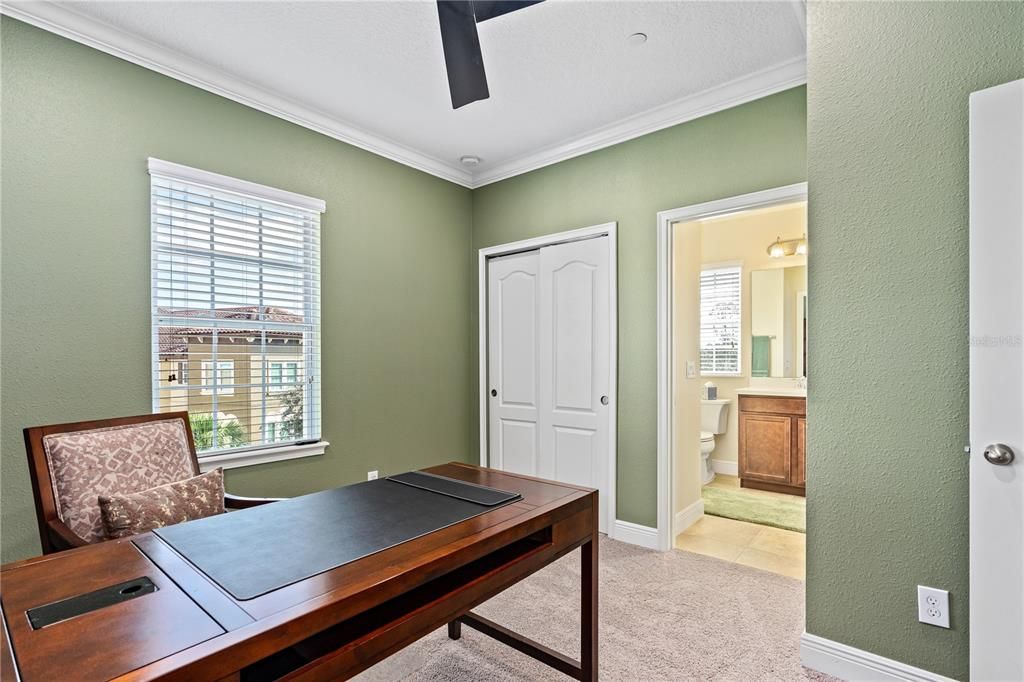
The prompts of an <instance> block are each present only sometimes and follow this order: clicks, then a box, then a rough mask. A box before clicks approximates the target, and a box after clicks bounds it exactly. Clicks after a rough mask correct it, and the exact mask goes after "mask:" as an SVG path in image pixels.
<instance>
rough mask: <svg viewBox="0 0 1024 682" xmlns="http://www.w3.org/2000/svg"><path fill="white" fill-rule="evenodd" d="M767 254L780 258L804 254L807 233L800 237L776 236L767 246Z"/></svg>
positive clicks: (805, 251)
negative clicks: (785, 237) (786, 237)
mask: <svg viewBox="0 0 1024 682" xmlns="http://www.w3.org/2000/svg"><path fill="white" fill-rule="evenodd" d="M768 255H769V256H771V257H772V258H782V257H784V256H806V255H807V235H804V236H802V237H800V239H783V238H782V237H776V238H775V241H774V242H772V243H771V244H770V245H769V246H768Z"/></svg>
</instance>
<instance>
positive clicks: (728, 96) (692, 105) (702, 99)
mask: <svg viewBox="0 0 1024 682" xmlns="http://www.w3.org/2000/svg"><path fill="white" fill-rule="evenodd" d="M806 82H807V60H806V58H805V57H799V58H797V59H793V60H790V61H787V62H783V63H781V64H778V65H776V66H772V67H769V68H766V69H762V70H760V71H755V72H754V73H752V74H750V75H747V76H742V77H740V78H737V79H735V80H731V81H728V82H726V83H723V84H722V85H717V86H715V87H713V88H709V89H708V90H704V91H703V92H699V93H696V94H694V95H688V96H687V97H683V98H681V99H677V100H675V101H673V102H669V103H668V104H663V105H662V106H659V107H656V108H654V109H650V110H648V111H645V112H643V113H640V114H636V115H635V116H630V117H629V118H625V119H622V120H620V121H618V122H616V123H613V124H611V125H608V126H605V127H603V128H598V129H597V130H594V131H592V132H590V133H587V134H585V135H582V136H580V137H577V138H575V139H573V140H570V141H568V142H563V143H559V144H557V145H553V146H551V147H548V148H547V149H543V150H541V151H538V152H532V153H530V154H525V155H523V156H520V157H518V158H515V159H512V160H511V161H506V162H504V163H501V164H498V165H497V166H495V167H494V168H490V169H486V170H482V171H480V172H478V173H476V174H474V176H473V187H474V188H477V187H483V186H484V185H488V184H490V183H492V182H498V181H499V180H505V179H506V178H511V177H513V176H516V175H521V174H523V173H528V172H529V171H532V170H536V169H538V168H543V167H544V166H550V165H551V164H555V163H558V162H560V161H565V160H567V159H571V158H574V157H576V156H582V155H583V154H588V153H590V152H593V151H597V150H598V149H604V148H605V147H610V146H612V145H615V144H619V143H620V142H626V141H627V140H632V139H634V138H637V137H642V136H643V135H647V134H649V133H653V132H656V131H658V130H663V129H664V128H670V127H672V126H674V125H678V124H680V123H685V122H686V121H692V120H693V119H695V118H700V117H702V116H707V115H708V114H713V113H715V112H716V111H722V110H723V109H730V108H732V107H735V106H738V105H740V104H745V103H747V102H751V101H753V100H755V99H760V98H762V97H767V96H768V95H773V94H775V93H777V92H782V91H783V90H788V89H790V88H795V87H796V86H798V85H803V84H804V83H806Z"/></svg>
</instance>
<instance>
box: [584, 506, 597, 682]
mask: <svg viewBox="0 0 1024 682" xmlns="http://www.w3.org/2000/svg"><path fill="white" fill-rule="evenodd" d="M594 512H595V514H594V536H593V539H592V540H591V541H590V542H588V543H587V544H585V545H583V546H582V547H581V548H580V549H581V550H582V557H581V558H582V566H581V568H582V570H581V571H580V575H581V581H580V583H581V584H580V588H581V592H582V594H581V597H582V599H581V604H580V607H581V608H580V616H581V618H580V621H581V622H580V625H581V627H582V632H581V633H580V635H581V637H580V679H581V680H584V682H597V629H598V617H597V578H598V575H597V574H598V562H597V541H598V535H597V513H596V512H597V505H594Z"/></svg>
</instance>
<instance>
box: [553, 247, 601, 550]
mask: <svg viewBox="0 0 1024 682" xmlns="http://www.w3.org/2000/svg"><path fill="white" fill-rule="evenodd" d="M608 295H609V292H608V237H598V238H595V239H587V240H584V241H578V242H568V243H566V244H557V245H555V246H548V247H545V248H543V249H541V251H540V325H539V326H540V376H541V382H540V470H539V474H540V476H541V477H542V478H550V479H553V480H556V481H562V482H565V483H575V484H577V485H584V486H587V487H589V488H598V489H599V490H600V491H601V495H600V506H601V508H600V513H599V516H598V518H599V519H600V522H601V530H602V531H604V532H607V528H605V523H606V521H605V519H606V518H607V504H608V495H607V491H608V417H609V414H610V410H611V409H613V408H612V406H611V405H610V404H609V402H610V399H609V397H608V385H609V377H608V352H609V336H610V334H609V332H610V324H609V319H608V317H609V316H608Z"/></svg>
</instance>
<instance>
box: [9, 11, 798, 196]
mask: <svg viewBox="0 0 1024 682" xmlns="http://www.w3.org/2000/svg"><path fill="white" fill-rule="evenodd" d="M12 4H13V5H15V6H17V7H18V8H20V9H19V10H16V12H9V11H8V10H7V9H6V8H5V10H4V11H5V12H7V13H13V14H14V15H15V16H18V14H17V11H22V12H23V13H27V14H28V15H29V16H27V17H26V16H21V17H20V18H27V19H28V20H30V21H33V18H35V19H36V20H35V21H33V23H36V24H37V25H43V26H44V28H50V29H51V30H54V28H55V27H56V28H57V29H61V30H58V32H62V33H64V34H65V35H69V36H70V37H74V38H76V39H80V40H81V39H82V36H86V37H87V38H91V39H92V44H95V45H96V46H98V47H101V49H106V50H107V51H109V52H113V53H115V54H118V53H119V52H120V55H119V56H127V57H128V58H131V59H132V60H133V61H136V62H139V63H143V64H144V65H147V66H150V67H152V66H153V65H154V64H155V65H157V66H158V67H162V68H157V70H161V71H164V72H165V73H170V74H171V75H174V76H176V77H181V78H182V80H188V81H190V82H194V83H196V84H199V85H201V86H203V87H207V88H208V89H211V90H214V91H219V92H221V94H227V95H228V96H233V97H234V98H235V99H239V100H240V101H245V102H246V103H249V104H253V103H255V104H256V105H257V106H258V107H259V108H262V109H264V110H269V111H272V112H273V113H278V114H279V115H283V116H284V117H285V118H290V119H292V120H296V121H297V122H300V123H303V124H305V125H309V127H313V128H317V129H320V130H322V131H324V132H327V133H328V134H333V135H334V136H335V137H339V138H341V139H347V140H348V141H351V142H354V143H356V144H359V145H360V146H363V147H366V148H370V149H371V150H373V151H377V152H379V153H383V154H384V155H385V156H389V157H391V158H396V159H398V160H401V161H403V162H405V163H408V164H409V165H413V166H416V167H420V168H423V169H424V170H427V171H429V172H433V173H434V174H436V175H440V176H442V177H448V178H449V179H453V180H455V181H457V182H461V183H462V184H465V185H468V186H478V185H480V184H484V183H486V182H490V181H493V180H496V179H500V178H501V177H507V176H509V175H514V174H515V173H517V172H522V171H524V170H530V169H531V168H535V167H538V166H541V165H546V164H547V163H550V162H552V161H555V160H560V159H561V158H567V157H569V156H574V155H576V154H579V153H583V152H585V151H589V150H591V149H595V148H599V147H601V146H606V145H607V144H611V143H614V142H618V141H621V140H622V139H629V138H630V137H635V136H636V135H639V134H643V133H645V132H650V131H651V130H654V129H657V128H660V127H665V126H666V125H672V124H674V123H678V122H679V121H681V120H685V119H687V118H693V117H694V116H695V115H701V114H703V113H707V111H709V110H714V109H716V108H724V107H725V106H731V105H733V104H736V103H739V102H741V101H745V100H749V99H753V98H754V97H756V96H763V95H765V94H768V93H770V92H773V91H778V90H781V89H783V88H784V87H791V86H792V85H795V84H797V83H799V82H801V81H802V80H803V77H804V76H803V74H804V66H803V56H804V50H805V48H804V42H805V41H804V28H803V24H802V12H803V3H802V2H801V1H800V0H796V1H795V2H791V1H788V0H787V1H778V2H639V1H637V2H627V1H617V2H578V1H571V0H547V2H543V3H541V4H539V5H535V6H532V7H529V8H526V9H523V10H521V11H517V12H514V13H512V14H508V15H505V16H502V17H498V18H495V19H492V20H490V21H487V22H484V23H482V24H480V26H479V32H480V42H481V48H482V51H483V56H484V64H485V67H486V70H487V79H488V83H489V85H490V91H491V97H490V99H488V100H484V101H481V102H476V103H473V104H470V105H468V106H466V107H463V108H462V109H459V110H452V107H451V100H450V99H449V94H448V82H447V78H446V75H445V65H444V56H443V53H442V51H441V39H440V34H439V31H438V20H437V9H436V6H435V4H434V3H433V2H432V1H429V0H428V1H422V2H420V1H407V2H337V1H326V2H324V1H321V2H253V1H247V2H209V1H190V2H179V1H162V0H161V1H154V0H151V1H147V2H108V1H91V2H76V3H56V4H53V3H50V4H48V6H43V7H42V8H41V5H44V3H24V4H20V3H17V2H15V3H12ZM69 10H70V11H69ZM40 16H42V19H40ZM89 20H94V21H89ZM47 23H48V24H49V25H46V24H47ZM69 25H70V26H69ZM638 31H640V32H644V33H646V34H647V35H648V36H649V39H648V41H647V43H646V44H644V45H642V46H633V45H630V44H629V43H628V42H627V37H628V36H629V35H630V34H632V33H635V32H638ZM140 39H141V40H140ZM83 42H87V43H89V42H90V40H89V39H86V40H83ZM111 46H113V48H114V49H110V48H111ZM463 155H475V156H478V157H480V158H481V159H482V162H481V163H480V165H479V166H477V167H476V168H475V169H472V170H469V169H466V168H465V167H463V166H462V165H461V164H460V163H459V158H460V157H461V156H463Z"/></svg>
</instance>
